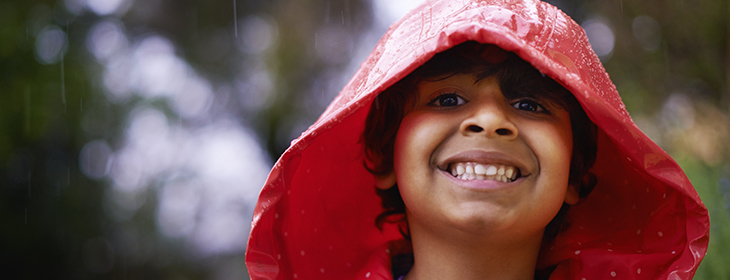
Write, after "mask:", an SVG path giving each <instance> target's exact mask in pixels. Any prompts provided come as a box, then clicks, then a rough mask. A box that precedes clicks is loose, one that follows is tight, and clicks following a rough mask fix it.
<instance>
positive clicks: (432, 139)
mask: <svg viewBox="0 0 730 280" xmlns="http://www.w3.org/2000/svg"><path fill="white" fill-rule="evenodd" d="M416 94H418V99H417V101H416V102H417V103H416V104H415V107H414V108H413V109H412V110H410V111H409V112H408V113H407V114H406V116H405V117H404V118H403V121H402V123H401V125H400V128H399V130H398V134H397V137H396V142H395V154H394V163H395V171H394V172H395V177H396V180H397V183H398V187H399V189H400V192H401V195H402V197H403V201H404V202H405V205H406V208H407V213H408V221H409V225H410V226H411V229H412V230H413V229H414V227H428V228H431V229H447V228H451V229H453V228H456V229H461V230H462V231H467V232H473V233H478V234H480V235H485V234H487V235H489V234H491V233H494V234H505V233H510V234H509V235H502V236H511V237H515V238H518V237H520V236H521V235H539V236H541V235H542V230H543V229H544V227H545V226H546V225H547V224H548V222H550V220H551V219H552V218H553V217H554V216H555V214H556V213H557V212H558V210H559V209H560V207H561V206H562V203H563V202H564V201H565V202H568V203H569V204H573V203H575V202H577V200H578V195H577V192H576V191H575V190H573V188H568V175H569V169H570V159H571V151H572V145H573V143H572V131H571V125H570V117H569V114H568V112H567V111H565V110H564V109H562V108H560V107H557V106H554V105H551V103H550V102H548V101H545V100H533V99H526V98H522V99H520V98H516V99H509V98H507V97H505V96H504V95H503V94H502V92H501V90H500V87H499V83H498V80H497V78H496V77H494V76H492V77H487V78H485V79H482V80H479V81H476V77H475V76H474V75H469V74H457V75H454V76H452V77H449V78H447V79H444V80H440V81H425V82H421V83H420V84H419V85H418V92H417V93H416ZM462 168H463V169H462ZM474 170H476V171H474ZM495 170H496V172H497V175H491V174H493V173H494V172H495ZM501 170H504V171H501ZM480 173H481V174H485V175H481V174H480ZM452 174H456V175H457V176H454V175H452ZM460 174H461V175H460ZM508 177H511V178H508ZM522 237H524V236H522Z"/></svg>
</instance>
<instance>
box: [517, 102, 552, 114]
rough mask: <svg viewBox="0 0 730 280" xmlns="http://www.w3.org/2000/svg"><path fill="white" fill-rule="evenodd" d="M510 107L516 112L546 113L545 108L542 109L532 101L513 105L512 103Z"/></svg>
mask: <svg viewBox="0 0 730 280" xmlns="http://www.w3.org/2000/svg"><path fill="white" fill-rule="evenodd" d="M512 107H514V108H515V109H517V110H522V111H530V112H537V113H540V112H547V110H546V109H545V107H543V106H542V105H540V103H538V102H537V101H535V100H532V99H522V100H519V101H517V102H515V103H512Z"/></svg>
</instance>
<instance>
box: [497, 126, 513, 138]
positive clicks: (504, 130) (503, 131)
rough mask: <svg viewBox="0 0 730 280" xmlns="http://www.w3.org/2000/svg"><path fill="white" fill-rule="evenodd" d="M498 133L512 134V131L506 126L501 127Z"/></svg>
mask: <svg viewBox="0 0 730 280" xmlns="http://www.w3.org/2000/svg"><path fill="white" fill-rule="evenodd" d="M497 134H499V135H502V136H506V135H510V134H512V131H511V130H509V129H506V128H500V129H497Z"/></svg>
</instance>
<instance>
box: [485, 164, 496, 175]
mask: <svg viewBox="0 0 730 280" xmlns="http://www.w3.org/2000/svg"><path fill="white" fill-rule="evenodd" d="M487 175H497V167H495V166H494V165H490V166H489V168H487Z"/></svg>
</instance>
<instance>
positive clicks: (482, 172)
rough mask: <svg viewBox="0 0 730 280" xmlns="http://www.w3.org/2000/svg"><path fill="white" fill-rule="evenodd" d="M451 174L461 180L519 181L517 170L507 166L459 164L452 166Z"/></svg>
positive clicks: (472, 163)
mask: <svg viewBox="0 0 730 280" xmlns="http://www.w3.org/2000/svg"><path fill="white" fill-rule="evenodd" d="M450 173H451V175H452V176H454V177H456V178H459V179H461V180H475V179H476V180H494V181H499V182H503V183H509V182H512V181H514V180H515V179H517V175H518V172H517V168H515V167H513V166H506V165H491V164H479V163H474V162H459V163H454V164H451V170H450Z"/></svg>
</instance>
